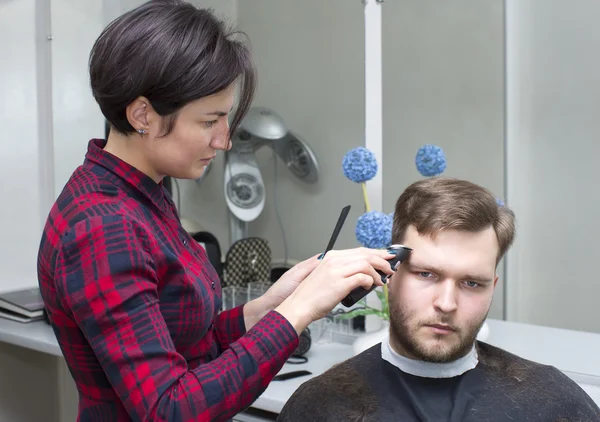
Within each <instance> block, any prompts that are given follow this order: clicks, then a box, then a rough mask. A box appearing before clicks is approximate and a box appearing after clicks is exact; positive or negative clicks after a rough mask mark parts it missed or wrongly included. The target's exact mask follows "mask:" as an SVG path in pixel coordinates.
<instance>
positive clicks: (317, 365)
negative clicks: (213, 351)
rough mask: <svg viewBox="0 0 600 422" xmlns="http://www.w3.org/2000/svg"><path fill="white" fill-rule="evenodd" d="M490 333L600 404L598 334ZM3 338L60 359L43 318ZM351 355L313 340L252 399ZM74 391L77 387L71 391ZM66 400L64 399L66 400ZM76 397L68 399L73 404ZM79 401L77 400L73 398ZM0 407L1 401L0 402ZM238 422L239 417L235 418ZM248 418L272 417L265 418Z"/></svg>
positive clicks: (0, 329)
mask: <svg viewBox="0 0 600 422" xmlns="http://www.w3.org/2000/svg"><path fill="white" fill-rule="evenodd" d="M488 324H489V328H490V330H489V336H488V337H487V339H486V340H485V341H486V342H487V343H490V344H492V345H494V346H497V347H500V348H503V349H505V350H507V351H509V352H511V353H514V354H516V355H519V356H521V357H523V358H526V359H530V360H533V361H536V362H540V363H543V364H547V365H553V366H555V367H557V368H558V369H560V370H561V371H563V372H564V373H566V374H567V375H568V376H569V377H571V378H572V379H573V380H574V381H576V382H577V383H579V384H580V385H581V386H582V387H583V388H584V389H585V390H586V391H587V392H588V394H589V395H590V396H591V397H592V398H593V399H594V400H595V401H596V402H597V403H599V404H600V359H599V358H598V356H600V334H593V333H586V332H580V331H573V330H565V329H559V328H551V327H542V326H535V325H529V324H521V323H515V322H507V321H499V320H488ZM0 342H4V343H9V344H12V345H16V346H20V347H23V348H26V349H30V350H34V351H37V352H40V353H44V354H50V355H53V356H56V357H61V356H62V355H61V351H60V349H59V347H58V344H57V342H56V338H55V336H54V333H53V331H52V329H51V327H50V326H49V325H47V324H46V323H45V322H43V321H39V322H33V323H29V324H21V323H18V322H13V321H9V320H5V319H1V318H0ZM351 356H352V347H351V346H349V345H344V344H341V343H327V344H315V345H313V347H312V348H311V350H310V351H309V352H308V353H307V355H306V357H307V358H308V362H306V363H303V364H290V363H287V364H285V365H284V367H283V368H282V370H281V371H280V374H283V373H288V372H292V371H298V370H307V371H309V372H311V373H312V375H309V376H303V377H298V378H293V379H289V380H286V381H273V382H272V383H271V384H270V386H269V387H268V388H267V389H266V390H265V392H264V393H263V394H262V395H261V396H260V397H259V398H258V399H257V400H256V401H255V402H254V404H253V405H252V408H255V409H259V410H260V411H265V412H270V413H272V414H276V413H278V412H279V411H281V409H282V407H283V406H284V404H285V402H286V401H287V400H288V398H289V397H290V396H291V395H292V394H293V392H294V391H295V390H296V389H297V388H298V387H299V386H300V385H301V384H302V383H303V382H305V381H307V380H308V379H310V378H311V377H313V376H316V375H319V374H321V373H323V372H324V371H326V370H327V369H328V368H330V367H331V366H333V365H335V364H336V363H339V362H342V361H344V360H346V359H348V358H350V357H351ZM72 391H73V393H74V390H72ZM64 399H65V398H63V400H64ZM73 400H74V399H73V398H72V397H71V398H69V400H68V401H69V403H70V405H71V404H72V403H73ZM75 400H76V398H75ZM0 406H1V403H0ZM236 420H238V419H236ZM239 420H240V421H245V420H248V421H249V420H269V418H268V416H266V417H264V418H263V419H260V418H258V419H252V418H249V419H244V418H243V416H242V415H241V416H240V418H239Z"/></svg>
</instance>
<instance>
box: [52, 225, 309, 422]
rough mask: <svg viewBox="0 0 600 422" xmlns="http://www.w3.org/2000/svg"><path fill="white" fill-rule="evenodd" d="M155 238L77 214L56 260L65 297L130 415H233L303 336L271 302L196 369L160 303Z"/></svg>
mask: <svg viewBox="0 0 600 422" xmlns="http://www.w3.org/2000/svg"><path fill="white" fill-rule="evenodd" d="M149 245H150V241H149V240H147V239H146V238H145V236H144V234H143V231H142V230H141V229H140V228H139V227H136V225H135V224H134V223H133V222H132V221H130V220H128V219H126V218H125V217H122V216H110V217H95V218H92V219H88V220H84V221H81V222H79V223H77V225H76V226H75V227H74V228H73V229H72V230H71V231H70V232H69V233H68V234H66V235H65V236H64V237H63V239H62V248H61V251H60V253H59V255H58V257H57V262H56V268H57V269H59V268H60V270H59V271H58V273H57V285H58V288H59V291H60V292H61V294H62V301H63V303H64V304H65V306H67V308H68V309H69V310H70V312H71V313H72V315H73V317H74V319H75V320H76V322H77V324H78V326H79V327H80V329H81V330H82V332H83V333H84V335H85V337H86V338H87V340H88V342H89V344H90V346H91V348H92V349H93V351H94V353H95V355H96V358H97V359H98V361H99V362H100V364H101V365H102V367H103V369H104V372H105V374H106V376H107V378H108V380H109V381H110V383H111V385H112V386H113V388H114V390H115V392H116V394H117V395H118V396H119V398H120V400H121V402H122V403H123V405H124V407H125V408H126V409H127V411H128V413H129V415H130V417H131V418H132V420H134V421H153V422H163V421H164V422H166V421H169V422H184V421H186V422H187V421H208V420H210V421H223V420H227V419H229V418H231V417H233V416H234V415H235V414H236V413H239V412H240V411H241V410H243V409H245V408H246V407H248V406H249V405H250V404H251V403H252V402H253V401H254V400H255V399H256V398H257V397H258V396H259V395H260V394H261V393H262V392H263V391H264V390H265V389H266V387H267V386H268V383H269V382H270V381H271V379H272V378H273V377H274V376H275V374H276V373H277V372H278V371H279V370H280V369H281V367H282V366H283V364H284V363H285V361H286V359H287V357H289V356H290V355H291V354H292V352H293V351H294V349H295V348H296V346H297V343H298V338H297V335H296V333H295V332H294V330H293V328H292V327H291V325H290V324H289V323H288V322H287V320H285V319H284V318H283V317H282V316H280V315H279V314H277V313H276V312H274V311H272V312H270V313H269V314H268V315H267V316H266V317H265V318H263V319H262V320H261V321H260V322H259V323H258V324H256V325H254V326H253V327H252V328H251V329H250V330H248V332H247V333H245V334H244V335H243V336H242V337H240V338H239V340H238V341H237V342H235V343H231V344H230V345H229V348H228V349H227V350H226V351H224V352H223V353H222V354H221V355H220V356H219V357H218V358H216V359H215V360H213V361H211V362H209V363H206V364H202V365H200V366H198V367H197V368H194V369H193V370H190V369H189V368H188V365H187V362H186V361H185V359H184V358H183V356H182V355H181V354H179V353H178V352H177V350H176V349H175V347H174V344H173V341H172V339H171V337H170V335H169V331H168V328H167V326H166V323H165V321H164V319H163V317H162V315H161V312H160V309H159V304H158V291H157V283H158V280H157V275H156V272H155V268H154V263H153V259H152V256H151V254H150V253H149V252H148V250H149ZM234 320H236V318H235V314H231V318H224V319H223V323H222V324H224V327H225V326H227V324H230V325H232V326H234V327H235V324H236V323H230V322H227V321H234ZM237 321H239V317H238V318H237ZM237 324H239V322H238V323H237ZM65 357H66V358H67V359H69V358H70V359H81V356H65Z"/></svg>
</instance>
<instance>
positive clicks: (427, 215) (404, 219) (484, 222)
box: [392, 177, 515, 263]
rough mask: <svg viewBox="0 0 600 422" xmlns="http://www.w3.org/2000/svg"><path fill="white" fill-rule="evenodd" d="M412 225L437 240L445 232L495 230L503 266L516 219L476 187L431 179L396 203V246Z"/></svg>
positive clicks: (488, 193) (394, 238)
mask: <svg viewBox="0 0 600 422" xmlns="http://www.w3.org/2000/svg"><path fill="white" fill-rule="evenodd" d="M410 225H413V226H414V227H415V228H416V230H417V231H418V232H419V234H421V235H428V236H431V237H435V236H436V235H437V234H438V233H439V232H440V231H442V230H459V231H467V232H472V233H476V232H479V231H481V230H485V229H486V228H488V227H493V229H494V231H495V232H496V237H497V238H498V246H499V251H498V258H497V260H496V263H498V262H500V260H501V259H502V257H503V256H504V254H505V253H506V251H507V250H508V248H509V247H510V246H511V244H512V243H513V240H514V237H515V215H514V213H513V212H512V211H511V210H510V209H509V208H508V207H506V206H505V205H500V204H498V202H497V200H496V197H495V196H494V195H492V193H491V192H490V191H489V190H487V189H485V188H483V187H481V186H479V185H476V184H475V183H471V182H468V181H466V180H459V179H454V178H449V177H432V178H428V179H424V180H420V181H418V182H415V183H413V184H411V185H410V186H408V187H407V188H406V190H405V191H404V192H403V193H402V195H401V196H400V198H398V201H396V209H395V212H394V226H393V229H392V240H393V243H402V242H403V241H404V236H405V234H406V230H407V228H408V227H409V226H410Z"/></svg>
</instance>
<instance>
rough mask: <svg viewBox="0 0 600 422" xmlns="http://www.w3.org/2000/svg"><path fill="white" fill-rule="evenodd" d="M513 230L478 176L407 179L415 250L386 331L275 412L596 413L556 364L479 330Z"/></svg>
mask: <svg viewBox="0 0 600 422" xmlns="http://www.w3.org/2000/svg"><path fill="white" fill-rule="evenodd" d="M514 230H515V224H514V215H513V213H512V212H511V211H510V210H509V209H508V208H506V207H504V206H499V205H498V204H497V203H496V199H495V198H494V196H492V195H491V194H490V192H488V191H487V190H486V189H484V188H482V187H480V186H477V185H475V184H472V183H470V182H467V181H462V180H456V179H449V178H430V179H426V180H422V181H419V182H416V183H414V184H412V185H411V186H409V187H408V188H407V189H406V190H405V191H404V193H403V194H402V195H401V196H400V198H399V199H398V201H397V203H396V210H395V215H394V226H393V232H392V233H393V235H392V236H393V243H401V244H404V245H406V246H408V247H411V248H412V249H413V252H412V253H411V255H410V257H409V259H408V260H406V261H405V262H404V263H403V264H402V265H401V266H400V267H399V268H398V270H397V271H396V273H395V274H394V275H393V276H392V278H391V279H390V280H389V284H388V285H389V301H390V335H389V338H388V339H386V340H385V341H383V342H382V343H380V344H378V345H376V346H374V347H372V348H370V349H368V350H366V351H365V352H363V353H361V354H359V355H358V356H355V357H353V358H351V359H349V360H347V361H346V362H344V363H342V364H339V365H337V366H335V367H333V368H332V369H330V370H329V371H327V372H326V373H324V374H323V375H321V376H318V377H315V378H313V379H312V380H309V381H307V382H306V383H304V384H303V385H302V386H301V387H300V388H299V389H298V390H297V391H296V392H295V393H294V394H293V395H292V397H291V398H290V399H289V401H288V402H287V404H286V405H285V407H284V408H283V410H282V412H281V414H280V417H279V419H278V420H279V421H357V422H358V421H457V422H458V421H478V422H479V421H553V422H554V421H586V422H591V421H600V409H599V408H598V406H597V405H596V404H595V403H594V402H593V401H592V399H591V398H590V397H589V396H588V395H587V394H586V393H585V392H584V391H583V390H582V389H581V388H580V387H579V386H578V385H577V384H576V383H575V382H573V381H572V380H571V379H570V378H568V377H567V376H566V375H564V374H563V373H562V372H560V371H559V370H558V369H556V368H554V367H551V366H546V365H541V364H539V363H535V362H531V361H528V360H525V359H522V358H520V357H518V356H515V355H513V354H511V353H508V352H506V351H504V350H501V349H498V348H496V347H493V346H491V345H489V344H486V343H483V342H480V341H477V340H476V336H477V333H478V332H479V329H480V328H481V326H482V324H483V322H484V320H485V318H486V316H487V314H488V311H489V309H490V306H491V303H492V297H493V293H494V288H495V287H496V283H497V281H498V276H497V274H496V268H497V265H498V262H499V261H500V259H501V258H502V257H503V256H504V254H505V253H506V251H507V249H508V248H509V247H510V245H511V244H512V242H513V237H514Z"/></svg>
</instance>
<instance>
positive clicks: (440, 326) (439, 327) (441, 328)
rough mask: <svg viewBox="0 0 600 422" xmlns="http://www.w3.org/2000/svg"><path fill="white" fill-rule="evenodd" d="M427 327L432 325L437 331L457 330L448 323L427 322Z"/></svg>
mask: <svg viewBox="0 0 600 422" xmlns="http://www.w3.org/2000/svg"><path fill="white" fill-rule="evenodd" d="M427 327H431V328H433V329H435V330H436V331H445V332H450V331H456V330H455V329H454V328H453V327H452V326H450V325H446V324H427Z"/></svg>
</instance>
